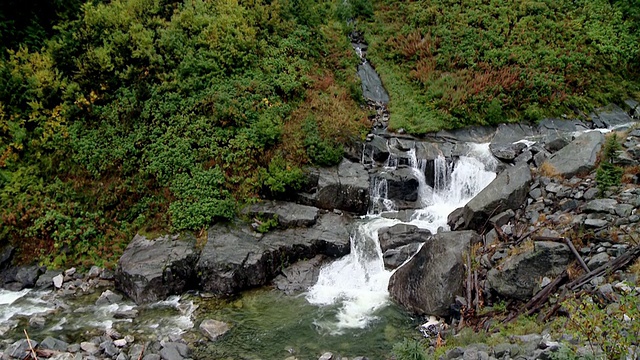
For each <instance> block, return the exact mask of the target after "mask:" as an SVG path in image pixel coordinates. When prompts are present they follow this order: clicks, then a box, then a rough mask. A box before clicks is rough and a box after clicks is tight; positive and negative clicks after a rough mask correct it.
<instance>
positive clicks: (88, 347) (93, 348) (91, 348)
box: [80, 341, 100, 355]
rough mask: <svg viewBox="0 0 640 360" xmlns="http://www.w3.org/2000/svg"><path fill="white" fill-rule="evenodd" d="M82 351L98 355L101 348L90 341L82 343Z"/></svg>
mask: <svg viewBox="0 0 640 360" xmlns="http://www.w3.org/2000/svg"><path fill="white" fill-rule="evenodd" d="M80 349H82V351H84V352H86V353H88V354H89V355H97V354H98V353H100V346H99V345H96V344H94V343H92V342H89V341H83V342H81V343H80Z"/></svg>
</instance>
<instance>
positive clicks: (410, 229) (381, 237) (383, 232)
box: [378, 224, 432, 252]
mask: <svg viewBox="0 0 640 360" xmlns="http://www.w3.org/2000/svg"><path fill="white" fill-rule="evenodd" d="M431 236H432V235H431V231H429V230H427V229H420V228H418V227H417V226H415V225H408V224H397V225H393V226H390V227H384V228H382V229H380V230H379V231H378V241H379V242H380V248H381V249H382V252H385V251H387V250H389V249H394V248H397V247H400V246H403V245H407V244H411V243H423V242H425V241H428V240H429V239H431Z"/></svg>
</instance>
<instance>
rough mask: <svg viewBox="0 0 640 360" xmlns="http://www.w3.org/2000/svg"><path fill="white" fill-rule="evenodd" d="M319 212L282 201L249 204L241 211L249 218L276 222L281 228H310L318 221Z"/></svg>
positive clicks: (311, 207)
mask: <svg viewBox="0 0 640 360" xmlns="http://www.w3.org/2000/svg"><path fill="white" fill-rule="evenodd" d="M319 211H320V210H319V209H318V208H316V207H313V206H307V205H300V204H296V203H291V202H284V201H266V202H261V203H256V204H251V205H249V206H247V207H246V208H244V209H243V210H242V213H243V214H245V215H248V216H250V217H259V218H267V219H272V218H276V219H277V220H278V225H279V226H280V227H282V228H289V227H303V226H312V225H313V224H315V223H316V220H318V212H319Z"/></svg>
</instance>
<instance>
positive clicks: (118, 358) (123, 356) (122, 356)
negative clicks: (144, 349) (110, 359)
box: [116, 352, 137, 360]
mask: <svg viewBox="0 0 640 360" xmlns="http://www.w3.org/2000/svg"><path fill="white" fill-rule="evenodd" d="M116 360H129V357H128V356H127V355H126V354H125V353H123V352H121V353H120V354H118V356H116ZM136 360H137V359H136Z"/></svg>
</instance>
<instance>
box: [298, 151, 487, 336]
mask: <svg viewBox="0 0 640 360" xmlns="http://www.w3.org/2000/svg"><path fill="white" fill-rule="evenodd" d="M405 161H406V162H407V163H408V165H409V166H411V168H412V171H413V173H414V174H415V176H416V178H417V179H418V183H419V188H418V193H419V199H418V200H419V204H420V206H421V208H420V209H417V210H416V211H415V212H414V214H413V216H412V218H411V220H410V221H408V222H406V224H411V225H415V226H418V227H419V228H423V229H429V230H430V231H431V232H432V233H436V232H437V231H443V230H444V231H447V230H449V228H448V225H447V216H448V215H449V214H450V213H451V212H452V211H453V210H455V209H456V208H459V207H461V206H464V205H465V204H466V203H467V202H468V201H469V200H471V199H472V198H473V197H474V196H475V195H476V194H478V193H479V192H480V191H481V190H482V189H484V188H485V187H486V186H487V185H489V183H490V182H491V181H493V179H494V178H495V177H496V174H495V166H496V164H497V161H496V160H495V158H493V156H492V155H491V152H490V151H489V145H488V144H476V145H471V146H470V149H469V151H468V153H467V154H466V155H465V156H460V157H459V159H458V160H457V161H456V162H455V163H454V162H449V161H447V159H445V158H444V157H442V156H440V157H438V158H436V159H434V160H433V166H434V169H433V170H434V171H433V173H434V179H433V184H434V185H433V187H431V186H429V185H427V182H426V179H425V169H426V166H427V161H426V159H417V158H416V152H415V149H411V150H409V151H407V152H405V153H404V154H402V156H401V157H399V156H397V155H392V156H389V159H388V160H387V161H386V163H385V164H384V167H385V169H387V170H393V169H395V168H397V167H398V166H399V164H401V163H404V162H405ZM386 190H387V183H386V180H384V179H374V180H373V182H372V188H371V203H372V205H371V208H370V210H369V214H368V215H367V216H365V217H363V219H362V220H361V221H360V223H359V224H358V226H357V229H356V231H355V233H354V234H353V235H352V237H351V252H350V254H349V255H347V256H345V257H343V258H341V259H339V260H337V261H335V262H333V263H331V264H329V265H328V266H325V267H324V268H322V269H321V271H320V275H319V277H318V281H317V283H316V284H315V285H314V286H312V287H311V288H310V289H309V291H308V292H307V294H306V298H307V300H308V301H309V302H310V303H312V304H315V305H319V306H326V307H332V306H333V307H338V310H337V314H336V319H335V321H326V320H325V321H323V322H321V323H317V324H316V326H319V327H322V328H324V329H327V330H329V331H330V332H331V333H334V334H339V333H341V332H342V331H343V330H344V329H348V328H364V327H366V326H367V325H368V324H370V323H371V322H372V321H375V320H376V315H375V314H376V311H377V310H379V309H381V308H383V307H385V306H386V305H387V304H388V302H389V293H388V291H387V286H388V284H389V279H390V278H391V275H392V274H393V272H392V271H388V270H386V269H385V268H384V263H383V258H382V250H381V248H380V243H379V241H378V231H379V230H380V229H382V228H384V227H390V226H393V225H396V224H400V223H402V222H401V221H400V220H397V219H389V218H386V217H381V216H380V214H381V213H382V212H389V211H394V209H395V206H394V204H393V201H391V200H390V199H387V198H386V195H387V191H386Z"/></svg>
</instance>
